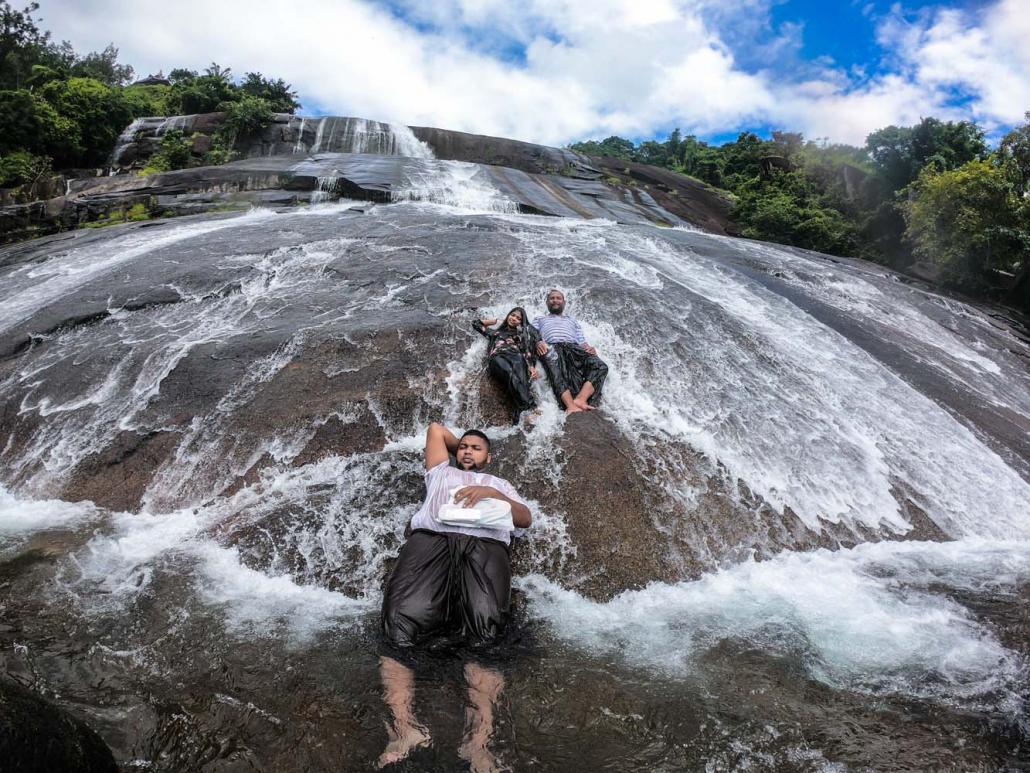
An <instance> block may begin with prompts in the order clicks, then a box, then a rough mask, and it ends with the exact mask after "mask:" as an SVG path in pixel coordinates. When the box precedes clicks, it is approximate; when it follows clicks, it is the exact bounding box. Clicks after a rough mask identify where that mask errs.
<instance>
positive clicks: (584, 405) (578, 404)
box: [572, 400, 594, 411]
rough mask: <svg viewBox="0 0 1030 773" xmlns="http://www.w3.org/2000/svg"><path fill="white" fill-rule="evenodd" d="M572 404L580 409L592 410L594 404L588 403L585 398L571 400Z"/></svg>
mask: <svg viewBox="0 0 1030 773" xmlns="http://www.w3.org/2000/svg"><path fill="white" fill-rule="evenodd" d="M572 404H573V405H575V406H576V407H577V408H579V409H580V410H581V411H592V410H594V406H592V405H591V404H590V403H588V402H587V401H586V400H573V401H572Z"/></svg>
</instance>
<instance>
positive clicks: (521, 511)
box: [379, 422, 532, 771]
mask: <svg viewBox="0 0 1030 773" xmlns="http://www.w3.org/2000/svg"><path fill="white" fill-rule="evenodd" d="M450 454H454V457H455V460H456V462H457V466H456V467H452V466H451V465H450ZM490 461H491V456H490V439H489V438H488V437H487V436H486V435H485V434H483V433H482V432H479V431H478V430H469V431H468V432H466V433H465V434H464V435H462V436H461V437H460V438H458V437H456V436H455V435H454V434H453V433H452V432H450V431H449V430H448V429H447V428H446V427H444V426H443V425H441V424H437V423H435V422H434V423H432V424H430V425H429V429H428V431H427V432H426V447H425V464H426V498H425V501H424V502H423V503H422V507H421V508H419V511H418V512H417V513H415V515H414V517H413V518H412V519H411V534H410V536H409V537H408V539H407V541H406V542H405V543H404V546H403V547H402V548H401V551H400V554H399V555H398V556H397V563H396V565H395V566H394V569H393V573H392V574H391V575H390V579H389V581H388V582H387V586H386V592H385V594H384V596H383V612H382V627H383V633H384V634H385V636H386V638H387V639H388V640H389V642H390V643H391V644H392V645H393V646H395V647H399V648H407V647H412V646H414V645H416V644H418V643H419V642H421V641H423V640H424V639H426V638H427V637H429V636H431V635H433V634H436V633H448V634H452V633H456V634H458V635H459V636H460V637H461V638H463V639H464V640H466V641H468V642H469V643H473V644H478V643H484V642H490V641H493V640H495V639H496V638H497V637H498V636H500V634H501V633H502V631H503V630H504V627H505V625H506V624H507V622H508V613H509V606H510V599H511V559H510V556H509V553H508V543H509V534H510V532H509V531H508V530H506V529H492V528H491V529H487V528H476V527H472V526H459V525H453V524H449V523H444V522H443V521H442V520H440V517H439V516H440V510H441V508H442V507H444V506H446V505H448V504H450V501H451V498H450V492H451V491H452V490H453V489H454V488H458V489H459V490H458V491H457V493H456V495H455V497H454V503H455V504H459V505H463V506H464V507H469V508H471V507H474V506H475V505H476V503H478V502H479V501H481V500H483V499H495V500H499V501H500V502H505V503H507V504H508V505H509V506H510V507H511V516H512V523H513V524H514V526H515V527H516V528H517V529H525V528H527V527H528V526H529V525H530V523H531V522H532V514H531V513H530V511H529V508H528V507H527V506H526V503H525V502H524V501H523V499H522V497H520V496H519V495H518V493H517V492H516V491H515V489H514V487H513V486H512V485H511V484H510V483H508V481H506V480H504V479H503V478H498V477H495V476H493V475H490V474H488V473H484V472H481V470H482V468H483V467H484V466H486V465H487V464H489V463H490ZM380 665H381V671H382V678H383V686H384V688H385V692H386V702H387V704H388V705H389V706H390V710H391V712H392V714H393V726H392V727H390V728H388V732H389V743H388V744H387V747H386V750H385V751H384V752H383V753H382V755H380V757H379V766H380V767H383V766H384V765H388V764H391V763H394V762H398V761H400V760H403V759H404V758H405V757H407V756H408V755H409V754H410V753H411V751H412V750H414V749H415V748H418V747H420V746H428V745H429V744H430V743H431V738H430V735H429V731H428V729H427V728H426V727H425V726H424V725H422V724H421V723H419V722H418V721H417V720H416V719H415V716H414V713H413V711H412V698H413V692H414V675H413V674H412V672H411V669H409V668H408V667H407V666H404V665H403V664H401V662H400V661H399V660H397V659H396V658H394V657H390V656H388V655H384V656H383V657H382V658H381V659H380ZM465 677H466V679H467V680H468V684H469V703H470V705H471V707H472V711H471V712H470V714H469V726H468V727H467V728H466V735H465V740H464V742H463V743H462V746H461V748H460V749H459V753H460V754H461V756H462V757H463V758H464V759H466V760H468V761H469V762H470V763H471V764H472V770H473V771H481V770H483V771H485V770H492V769H494V768H493V766H494V763H495V760H494V759H493V755H492V754H491V753H490V751H489V749H488V748H487V743H488V741H489V738H490V736H491V735H492V733H493V705H494V703H495V701H496V700H497V696H498V695H499V694H500V692H501V690H502V689H503V687H504V681H503V679H502V677H501V675H500V674H499V673H497V672H495V671H492V670H491V669H488V668H485V667H483V666H481V665H479V664H477V663H473V662H469V663H466V664H465Z"/></svg>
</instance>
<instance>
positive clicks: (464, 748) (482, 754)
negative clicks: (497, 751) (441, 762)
mask: <svg viewBox="0 0 1030 773" xmlns="http://www.w3.org/2000/svg"><path fill="white" fill-rule="evenodd" d="M458 756H459V757H461V758H462V759H463V760H465V761H466V762H467V763H469V766H470V768H471V770H472V773H501V772H502V771H503V770H505V769H504V768H502V767H501V766H500V765H499V764H498V763H497V758H496V757H494V755H493V752H491V751H490V750H489V749H488V748H487V746H486V743H485V742H484V741H479V740H477V739H473V738H470V739H468V740H467V741H465V743H463V744H462V745H461V746H459V747H458Z"/></svg>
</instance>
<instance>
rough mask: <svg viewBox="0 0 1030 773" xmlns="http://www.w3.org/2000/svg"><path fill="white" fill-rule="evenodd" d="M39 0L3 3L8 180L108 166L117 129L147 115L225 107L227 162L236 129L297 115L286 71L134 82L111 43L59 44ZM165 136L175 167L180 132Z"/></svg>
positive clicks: (168, 164)
mask: <svg viewBox="0 0 1030 773" xmlns="http://www.w3.org/2000/svg"><path fill="white" fill-rule="evenodd" d="M38 8H39V5H38V3H32V4H30V5H29V6H28V7H26V8H24V9H23V10H20V11H19V10H16V9H15V8H13V7H12V6H11V5H10V4H9V3H7V2H0V187H12V186H16V185H23V184H26V183H32V182H34V181H36V180H39V179H42V178H44V177H46V176H48V175H49V174H50V173H51V171H52V170H53V169H58V170H72V169H84V168H90V167H100V166H103V165H104V164H105V163H106V161H107V159H108V157H109V156H110V154H111V151H112V149H113V148H114V145H115V142H116V140H117V139H118V135H119V134H120V133H121V132H122V130H124V129H125V127H126V126H128V125H129V123H131V122H132V120H133V119H135V118H139V117H142V116H161V115H182V114H186V113H206V112H214V111H227V112H228V113H229V120H228V121H227V127H226V131H225V132H224V133H223V136H222V137H220V138H218V139H220V140H221V142H216V143H215V147H214V148H212V151H211V158H210V159H208V160H209V161H210V162H212V163H219V162H224V161H227V160H229V158H230V157H231V148H232V142H233V140H234V139H235V136H234V134H233V133H234V132H235V131H239V130H240V128H241V127H243V128H251V127H254V126H259V125H261V123H262V122H264V121H267V120H270V118H271V114H272V113H273V112H289V113H292V112H294V111H296V110H297V109H298V108H299V107H300V103H299V102H298V101H297V95H296V94H295V93H294V92H293V91H292V90H291V87H290V86H289V84H287V83H285V82H284V81H283V80H281V79H276V80H271V79H269V78H266V77H264V76H263V75H261V74H260V73H253V72H250V73H246V74H245V75H244V76H243V78H242V79H234V78H233V76H232V71H231V70H230V69H229V68H223V67H219V66H218V65H217V64H212V65H211V66H210V67H208V68H207V69H206V70H204V72H202V73H200V72H196V71H194V70H187V69H175V70H172V71H171V72H170V73H169V74H168V76H167V78H162V79H161V80H163V81H167V82H166V83H159V84H157V85H130V83H131V81H132V80H133V69H132V67H129V66H128V65H123V64H119V63H118V49H117V48H115V47H114V46H113V45H110V46H108V47H107V48H105V49H104V50H103V51H99V52H93V53H89V54H86V55H84V56H82V55H79V54H78V53H76V52H75V50H74V49H73V48H72V46H71V44H70V43H68V42H63V43H55V42H54V41H52V40H51V38H50V33H49V32H45V31H43V30H41V29H40V28H39V26H38V24H37V21H36V19H34V18H33V14H34V13H35V12H36V10H37V9H38ZM173 139H175V140H178V143H179V144H178V146H176V145H175V143H174V142H169V143H166V145H167V146H166V147H164V148H162V152H161V154H159V158H157V159H155V160H154V161H153V162H152V163H153V164H155V165H156V168H158V169H160V168H168V169H171V168H175V166H174V165H175V161H176V159H177V155H176V154H179V155H181V151H182V146H183V140H184V138H183V137H182V136H181V134H180V135H179V136H178V137H174V138H173Z"/></svg>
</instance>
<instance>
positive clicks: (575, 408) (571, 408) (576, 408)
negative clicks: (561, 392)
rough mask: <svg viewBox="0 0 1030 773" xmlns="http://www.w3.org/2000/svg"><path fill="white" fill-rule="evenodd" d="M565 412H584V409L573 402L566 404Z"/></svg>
mask: <svg viewBox="0 0 1030 773" xmlns="http://www.w3.org/2000/svg"><path fill="white" fill-rule="evenodd" d="M565 413H583V409H582V408H580V407H579V406H578V405H576V404H575V403H573V404H572V405H566V406H565Z"/></svg>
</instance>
